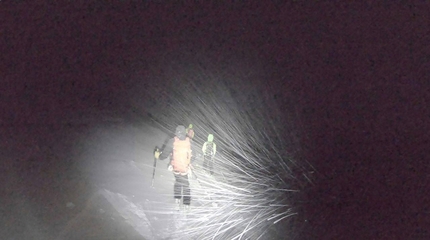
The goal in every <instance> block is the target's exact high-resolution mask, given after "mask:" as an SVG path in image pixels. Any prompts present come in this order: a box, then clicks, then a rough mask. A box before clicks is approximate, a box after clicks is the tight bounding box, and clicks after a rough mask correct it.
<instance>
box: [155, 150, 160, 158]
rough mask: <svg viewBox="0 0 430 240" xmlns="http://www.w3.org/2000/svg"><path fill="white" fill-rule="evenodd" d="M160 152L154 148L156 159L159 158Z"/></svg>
mask: <svg viewBox="0 0 430 240" xmlns="http://www.w3.org/2000/svg"><path fill="white" fill-rule="evenodd" d="M160 154H161V152H160V150H158V149H157V150H155V153H154V157H155V158H156V159H159V158H160Z"/></svg>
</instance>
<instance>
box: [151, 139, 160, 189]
mask: <svg viewBox="0 0 430 240" xmlns="http://www.w3.org/2000/svg"><path fill="white" fill-rule="evenodd" d="M158 151H159V150H158V147H156V148H155V151H154V169H153V170H152V181H151V187H154V178H155V169H156V168H157V158H156V157H155V153H156V152H158Z"/></svg>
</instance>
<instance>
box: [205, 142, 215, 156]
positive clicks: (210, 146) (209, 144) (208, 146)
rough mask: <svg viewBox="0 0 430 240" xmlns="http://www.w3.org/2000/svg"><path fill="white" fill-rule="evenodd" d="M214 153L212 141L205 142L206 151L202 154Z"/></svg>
mask: <svg viewBox="0 0 430 240" xmlns="http://www.w3.org/2000/svg"><path fill="white" fill-rule="evenodd" d="M213 154H214V142H206V151H205V152H204V155H213Z"/></svg>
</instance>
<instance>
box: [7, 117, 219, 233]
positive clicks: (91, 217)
mask: <svg viewBox="0 0 430 240" xmlns="http://www.w3.org/2000/svg"><path fill="white" fill-rule="evenodd" d="M12 130H13V131H12ZM2 131H3V134H2V137H3V138H4V139H2V140H3V142H8V144H9V145H7V146H4V147H5V148H4V151H3V158H4V159H5V161H4V162H5V163H6V164H5V165H4V166H3V170H4V173H6V174H2V178H3V183H6V184H5V186H6V188H5V189H4V190H3V191H2V204H1V205H2V206H4V207H3V209H2V216H1V221H2V222H1V224H2V226H4V227H3V228H2V230H1V232H0V234H1V235H2V236H5V237H6V238H5V239H146V240H150V239H181V238H182V239H186V235H184V234H185V233H184V230H186V228H185V227H184V225H185V224H186V223H187V221H189V220H190V219H192V220H193V221H200V222H202V223H204V222H205V221H208V220H209V219H208V216H209V215H208V214H207V213H209V212H210V211H212V210H211V209H215V207H214V206H213V205H211V204H208V202H210V201H209V200H210V199H211V198H213V199H214V198H216V196H215V195H213V194H211V193H210V189H208V188H207V186H206V187H204V188H203V187H202V184H204V183H205V182H208V181H209V182H210V181H214V180H213V178H209V177H207V176H206V175H204V174H203V173H202V172H201V171H200V170H199V165H200V162H199V161H200V160H197V161H196V162H195V166H196V170H195V172H196V173H197V174H198V175H197V176H198V180H197V179H196V178H195V177H193V178H192V179H191V181H190V182H191V189H192V197H193V200H192V209H191V211H190V212H189V213H188V214H185V213H184V212H182V211H179V212H177V211H175V210H174V199H173V183H174V178H173V175H172V173H171V172H169V171H168V170H167V161H158V162H157V167H156V171H155V173H156V174H155V178H154V186H153V187H151V180H152V173H153V163H154V158H153V150H154V147H155V146H159V147H160V146H161V145H162V144H163V143H164V142H165V140H166V139H168V137H169V136H168V135H167V134H166V133H164V132H163V131H161V130H160V129H159V128H157V127H155V126H151V125H148V124H146V123H143V122H140V123H133V124H132V123H128V122H126V121H124V120H123V119H109V118H107V119H104V121H101V122H100V121H99V122H97V121H95V120H93V121H91V120H90V119H87V120H80V121H75V122H71V123H68V124H65V123H61V124H26V125H21V126H12V127H11V126H9V127H8V128H3V130H2ZM213 199H212V200H213ZM221 205H222V204H221ZM218 207H220V206H218ZM213 211H215V210H213ZM208 237H209V236H208Z"/></svg>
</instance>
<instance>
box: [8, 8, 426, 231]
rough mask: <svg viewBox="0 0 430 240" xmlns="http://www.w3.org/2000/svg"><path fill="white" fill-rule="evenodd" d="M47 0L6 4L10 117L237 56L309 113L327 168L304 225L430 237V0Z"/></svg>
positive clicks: (120, 93)
mask: <svg viewBox="0 0 430 240" xmlns="http://www.w3.org/2000/svg"><path fill="white" fill-rule="evenodd" d="M40 2H41V1H35V2H34V3H32V4H28V3H23V2H22V1H14V2H13V3H7V1H2V2H0V30H1V32H0V35H1V44H0V52H1V55H0V56H1V57H0V76H1V82H2V84H1V87H0V91H1V92H0V96H1V101H0V109H1V113H0V114H1V117H0V119H1V121H2V123H3V129H4V128H14V130H19V129H20V128H24V125H25V124H29V123H42V124H48V123H49V124H52V123H55V122H58V121H60V120H63V119H66V118H67V117H68V116H69V115H73V114H75V113H78V112H85V111H92V110H93V109H107V108H109V109H122V108H127V107H128V106H129V105H130V104H129V103H128V102H127V101H128V100H127V97H126V96H127V93H128V91H129V90H130V89H132V88H133V86H134V85H135V84H137V82H142V81H151V79H150V77H149V76H153V75H154V73H156V72H157V71H158V72H160V74H161V73H162V72H163V68H164V67H166V68H167V67H168V66H166V65H168V63H169V61H171V60H172V59H171V58H173V57H175V56H177V57H178V59H180V60H189V61H190V62H196V61H198V60H196V59H198V58H199V56H200V57H201V56H204V57H205V59H206V61H209V62H210V64H211V65H210V68H211V69H212V70H213V71H216V68H217V67H219V68H220V69H221V68H222V67H223V66H227V65H231V64H232V62H233V61H235V60H237V61H238V62H242V63H244V65H245V66H246V67H249V68H254V67H256V68H258V69H260V71H261V72H263V73H262V74H261V76H264V77H265V78H267V79H266V81H267V87H268V89H272V90H271V91H272V94H273V95H277V96H280V97H279V98H278V100H277V101H278V102H279V104H281V105H289V106H291V105H292V106H293V107H287V108H288V109H294V111H296V112H297V113H298V115H299V116H300V119H301V123H300V124H301V127H302V128H303V129H304V131H303V133H302V134H303V136H302V137H303V142H302V146H301V148H302V150H301V151H302V153H301V155H302V156H304V157H305V158H307V159H308V161H309V162H311V163H312V164H313V165H314V167H315V169H316V170H317V173H316V177H315V178H316V184H315V185H314V186H310V187H309V188H308V189H307V191H306V192H305V197H304V203H302V204H303V206H301V208H302V210H303V211H302V215H303V216H304V217H303V218H306V219H308V222H307V223H306V224H304V223H303V224H302V225H303V226H305V227H304V229H305V230H298V231H303V232H300V233H299V235H303V238H304V239H364V238H368V239H420V238H422V239H427V238H428V237H429V236H430V229H429V226H430V217H429V214H430V192H429V189H430V184H429V183H430V180H429V172H430V167H429V164H428V160H429V159H428V156H429V155H428V149H429V148H430V145H429V142H428V134H429V123H430V121H429V120H430V119H429V118H430V110H429V107H428V106H429V103H430V102H429V101H430V80H429V69H430V48H429V44H428V43H429V42H430V16H429V12H430V11H429V4H428V3H426V2H425V1H410V2H415V3H416V4H406V3H398V2H399V1H380V3H378V4H376V3H374V1H366V3H360V4H346V3H342V1H331V3H318V4H316V3H315V1H287V2H288V3H285V4H281V3H280V2H282V1H251V2H253V3H247V4H242V3H235V4H215V3H212V4H200V5H199V4H192V5H190V4H179V3H163V4H162V3H159V2H160V1H152V3H149V2H151V1H146V2H144V1H142V2H140V1H115V3H113V4H112V3H111V4H106V3H102V2H103V1H90V3H85V4H81V3H75V1H71V2H69V3H66V2H68V1H54V2H53V3H50V4H42V3H40ZM79 2H81V1H79ZM85 2H87V1H85ZM257 2H259V3H257ZM263 2H264V3H263ZM39 3H40V4H39ZM163 56H164V57H163ZM166 59H167V60H166ZM232 59H233V60H232ZM175 61H178V60H175ZM242 71H243V69H242ZM258 76H259V75H258V74H257V75H256V77H255V78H258ZM142 98H143V99H144V96H142ZM12 123H13V124H12ZM2 131H3V132H4V131H5V130H2Z"/></svg>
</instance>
